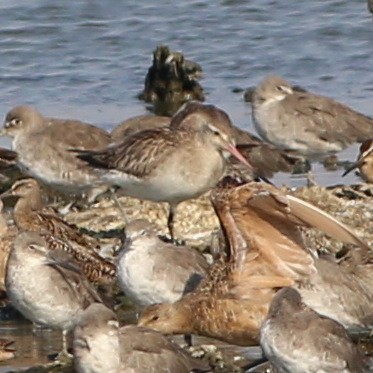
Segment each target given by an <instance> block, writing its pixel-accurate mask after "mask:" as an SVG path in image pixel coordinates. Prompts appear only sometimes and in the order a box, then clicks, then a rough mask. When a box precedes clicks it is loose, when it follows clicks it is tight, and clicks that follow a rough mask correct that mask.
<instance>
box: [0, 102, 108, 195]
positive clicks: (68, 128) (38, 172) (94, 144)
mask: <svg viewBox="0 0 373 373" xmlns="http://www.w3.org/2000/svg"><path fill="white" fill-rule="evenodd" d="M1 134H2V135H4V136H10V137H12V138H13V142H12V146H13V150H15V151H16V152H17V153H18V162H17V164H18V167H19V168H20V169H21V171H22V172H23V173H24V174H25V175H28V176H31V177H34V178H36V179H37V180H38V181H39V182H41V183H43V184H45V185H47V186H49V187H51V188H52V189H56V190H58V191H60V192H63V193H65V194H66V193H67V194H76V195H86V196H87V199H88V201H90V202H91V201H93V200H94V199H95V198H96V196H97V195H98V194H100V193H103V192H104V191H106V190H107V186H105V185H103V184H102V182H101V180H100V178H99V177H98V176H97V175H96V173H95V172H94V170H92V169H91V168H90V167H87V165H86V163H85V162H82V161H80V160H79V159H77V158H76V157H75V156H74V154H71V152H69V150H68V149H70V148H78V149H82V150H94V149H100V148H102V147H104V146H107V145H109V144H110V142H111V138H110V135H109V133H107V132H106V131H104V130H103V129H101V128H98V127H95V126H93V125H90V124H87V123H83V122H80V121H77V120H70V119H55V118H47V117H44V116H43V115H42V114H41V113H39V112H38V111H37V110H36V109H35V108H33V107H31V106H26V105H22V106H16V107H15V108H13V109H12V110H10V111H9V112H8V114H7V115H6V118H5V123H4V127H3V130H2V132H1Z"/></svg>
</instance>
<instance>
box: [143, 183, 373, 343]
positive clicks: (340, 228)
mask: <svg viewBox="0 0 373 373" xmlns="http://www.w3.org/2000/svg"><path fill="white" fill-rule="evenodd" d="M212 200H213V204H214V207H215V210H216V212H217V214H218V216H219V219H220V222H221V224H222V227H223V231H224V233H225V235H226V238H227V242H229V249H230V259H229V262H228V264H226V263H224V264H223V266H221V264H219V262H218V263H217V264H214V265H213V266H212V267H211V270H210V277H207V278H206V279H205V280H203V281H202V283H201V284H200V286H199V287H198V288H197V290H196V291H194V292H192V293H189V294H187V295H185V296H184V297H183V298H182V299H180V300H179V301H178V302H175V303H164V304H159V305H153V306H150V307H148V308H147V309H145V311H144V312H143V313H142V315H141V316H140V319H139V325H141V326H146V327H151V328H154V329H156V330H158V331H161V332H163V333H169V334H174V333H176V334H177V333H181V334H188V333H196V334H202V335H206V336H210V337H215V338H218V339H222V340H225V341H227V342H229V343H234V344H241V345H250V344H255V343H257V342H258V336H259V330H260V327H261V325H262V322H263V321H264V319H265V317H266V315H267V311H268V307H269V304H270V302H271V300H272V298H273V296H274V295H275V293H276V291H277V289H278V288H280V287H284V286H294V287H296V288H297V289H299V291H300V292H301V293H302V296H304V299H305V302H306V303H307V304H309V305H310V306H311V307H312V308H315V309H316V310H317V311H319V313H322V314H324V315H326V316H328V317H331V318H333V319H336V320H337V321H340V322H341V323H343V324H344V325H345V326H356V325H359V326H365V325H366V324H367V322H368V320H369V318H370V317H371V315H372V314H373V312H372V311H373V302H372V300H373V295H372V293H373V291H372V289H370V290H369V287H368V286H364V285H363V284H362V279H361V278H360V277H358V276H356V274H354V273H353V272H352V271H349V270H347V269H345V268H343V267H340V266H338V264H337V263H334V262H331V261H327V260H321V259H317V258H315V257H314V256H313V255H311V253H309V252H308V251H307V248H306V247H305V244H304V242H303V238H302V236H301V232H300V231H299V230H298V229H297V225H298V226H311V227H317V228H319V229H321V230H323V231H324V232H325V233H327V234H329V235H331V236H332V237H335V238H337V239H339V240H342V241H344V242H348V243H353V244H356V245H359V246H362V247H364V248H366V249H369V247H367V245H366V244H365V243H364V242H363V241H361V240H360V239H359V238H358V237H357V236H356V235H355V234H354V232H352V231H351V230H350V229H349V228H348V227H347V226H345V225H344V224H341V223H340V222H338V221H337V220H336V219H334V218H333V217H331V216H330V215H329V214H327V213H325V212H323V211H322V210H320V209H318V208H316V207H314V206H312V205H311V204H309V203H306V202H304V201H302V200H300V199H299V198H296V197H293V196H291V195H287V194H285V193H283V192H281V191H279V190H278V189H276V188H275V187H272V186H270V185H268V184H264V183H255V182H252V183H248V184H245V185H242V186H230V185H229V184H228V185H225V186H224V185H223V186H222V187H221V188H218V189H216V190H214V193H213V195H212ZM219 266H220V267H221V268H219ZM337 300H338V301H337Z"/></svg>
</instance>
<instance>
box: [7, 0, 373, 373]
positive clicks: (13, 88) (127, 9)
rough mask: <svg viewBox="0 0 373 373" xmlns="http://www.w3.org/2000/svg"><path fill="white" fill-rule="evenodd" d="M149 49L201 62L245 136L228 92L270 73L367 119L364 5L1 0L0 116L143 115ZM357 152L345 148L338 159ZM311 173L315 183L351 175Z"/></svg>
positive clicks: (369, 78) (369, 43) (106, 122)
mask: <svg viewBox="0 0 373 373" xmlns="http://www.w3.org/2000/svg"><path fill="white" fill-rule="evenodd" d="M159 44H166V45H168V46H169V47H170V48H171V49H172V50H178V51H182V52H183V53H184V55H185V57H186V58H188V59H191V60H193V61H195V62H198V63H199V64H201V65H202V67H203V70H204V78H203V80H202V82H201V83H202V85H203V87H204V88H205V93H206V97H207V101H208V102H210V103H213V104H216V105H217V106H219V107H221V108H222V109H224V110H225V111H227V113H228V114H229V115H230V116H231V118H232V119H233V121H234V123H235V124H236V125H238V126H240V127H241V128H243V129H246V130H250V131H254V129H253V126H252V123H251V108H250V106H249V105H248V104H246V103H245V102H244V101H243V94H242V93H233V92H232V90H233V89H234V88H246V87H249V86H253V85H256V84H257V83H258V82H259V81H260V80H261V79H262V78H263V77H264V76H265V75H267V74H272V73H276V74H279V75H282V76H284V77H285V78H286V79H287V80H290V81H291V82H292V83H294V84H299V85H301V86H303V87H304V88H306V89H308V90H311V91H314V92H317V93H319V94H324V95H328V96H331V97H333V98H335V99H337V100H339V101H341V102H344V103H346V104H348V105H350V106H351V107H353V108H355V109H357V110H359V111H361V112H363V113H365V114H368V115H373V105H372V102H373V99H372V97H373V74H372V72H371V70H372V67H373V20H372V17H371V15H370V13H368V11H367V4H366V1H365V0H328V1H326V0H313V1H304V0H303V1H302V0H298V1H283V0H246V1H245V0H225V1H222V0H220V1H211V0H210V1H208V0H191V1H187V2H176V1H169V0H160V1H157V2H154V1H148V0H144V1H137V0H127V1H117V0H106V1H101V0H100V1H98V0H74V1H58V2H57V1H51V0H33V1H29V0H18V1H14V0H1V1H0V50H1V59H0V97H1V99H0V117H4V116H5V114H6V112H7V111H8V110H9V109H10V108H12V107H13V106H15V105H19V104H23V103H27V104H32V105H35V106H36V107H37V108H38V109H39V110H40V111H41V112H42V113H43V114H46V115H49V116H56V117H64V118H77V119H80V120H83V121H87V122H91V123H93V124H96V125H99V126H103V127H105V128H108V129H109V128H111V127H112V126H114V125H115V124H117V123H119V122H120V121H122V120H123V119H125V118H128V117H130V116H133V115H137V114H142V113H145V112H146V108H145V105H144V103H143V102H141V101H139V100H138V99H137V98H136V95H137V94H138V93H139V92H140V91H141V89H142V88H143V83H144V78H145V75H146V73H147V69H148V67H149V66H150V64H151V56H152V51H153V50H154V49H155V47H156V46H157V45H159ZM4 143H6V144H9V141H8V142H4V139H2V140H1V145H4ZM356 155H357V146H354V147H352V148H350V149H348V150H347V151H345V152H343V153H342V155H341V157H342V159H350V160H353V159H355V158H356ZM314 171H315V173H316V179H317V181H318V182H320V183H322V184H324V185H325V184H327V185H328V184H336V183H339V182H342V180H343V181H344V182H352V181H353V182H355V181H357V180H358V179H357V178H356V176H355V175H350V176H349V178H346V179H341V178H340V173H341V172H340V171H337V172H331V173H330V172H329V173H327V172H326V171H324V170H323V168H322V167H321V166H316V167H315V168H314ZM275 181H276V182H277V184H281V183H285V182H287V183H291V184H293V185H297V184H302V183H303V184H304V182H305V179H304V177H303V178H302V177H297V178H295V177H293V178H289V176H285V175H278V176H277V177H276V179H275ZM6 328H7V331H8V332H7V333H6V334H9V329H8V327H6ZM10 330H11V329H10ZM3 333H4V329H3ZM3 333H2V334H3ZM10 334H11V333H10ZM21 339H22V338H21ZM25 343H26V342H25ZM27 343H28V342H27ZM27 343H26V345H27ZM4 369H5V370H4ZM0 371H1V372H2V371H7V370H6V367H4V368H3V369H2V370H0Z"/></svg>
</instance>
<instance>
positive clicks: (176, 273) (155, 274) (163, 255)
mask: <svg viewBox="0 0 373 373" xmlns="http://www.w3.org/2000/svg"><path fill="white" fill-rule="evenodd" d="M125 234H126V240H125V242H124V244H123V247H122V249H121V250H120V252H119V254H118V259H117V278H118V283H119V286H120V288H121V289H122V290H123V292H124V293H125V294H126V296H128V297H129V298H130V299H131V300H132V301H133V302H134V303H135V304H137V305H140V306H149V305H151V304H154V303H163V302H176V301H177V300H179V299H180V298H181V297H182V296H183V295H185V294H186V293H189V292H191V291H193V290H194V289H195V288H196V287H197V286H198V284H199V283H200V281H201V280H202V278H203V277H205V276H206V274H207V268H208V263H207V261H206V259H205V257H204V256H203V255H202V254H201V253H199V252H198V251H197V250H195V249H192V248H191V247H187V246H176V245H174V244H172V243H166V242H164V241H162V240H161V239H160V238H159V237H158V235H157V229H156V226H155V225H154V224H152V223H150V222H149V221H147V220H143V219H141V220H134V221H132V222H130V223H128V224H127V225H126V229H125Z"/></svg>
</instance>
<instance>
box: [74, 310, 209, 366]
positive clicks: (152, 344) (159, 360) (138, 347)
mask: <svg viewBox="0 0 373 373" xmlns="http://www.w3.org/2000/svg"><path fill="white" fill-rule="evenodd" d="M73 347H74V360H75V368H76V370H77V371H78V373H102V372H107V373H122V372H123V373H124V372H125V373H130V372H133V373H135V372H136V373H148V372H153V373H163V372H170V373H189V372H191V371H193V372H198V371H200V372H201V371H203V372H208V371H210V370H209V369H208V367H207V366H206V364H204V363H203V362H202V361H198V360H196V359H193V358H192V357H191V356H189V355H188V354H187V353H186V352H184V351H183V350H182V349H181V348H180V347H179V346H177V345H175V344H174V343H172V342H171V341H169V340H168V339H167V338H166V337H164V336H163V335H162V334H160V333H158V332H155V331H154V330H150V329H146V328H140V327H137V326H135V325H127V326H124V327H122V328H120V329H119V325H118V321H117V318H116V315H115V313H114V312H112V311H111V310H109V309H108V308H106V307H105V306H104V305H102V304H98V303H96V304H91V305H90V306H89V307H88V308H87V309H86V310H85V311H83V312H81V314H80V315H79V319H78V322H77V324H76V326H75V329H74V342H73Z"/></svg>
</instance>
